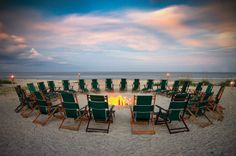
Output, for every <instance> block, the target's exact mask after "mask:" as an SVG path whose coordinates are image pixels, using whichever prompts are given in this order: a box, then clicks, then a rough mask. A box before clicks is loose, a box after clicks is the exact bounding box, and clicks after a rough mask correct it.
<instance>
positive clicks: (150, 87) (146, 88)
mask: <svg viewBox="0 0 236 156" xmlns="http://www.w3.org/2000/svg"><path fill="white" fill-rule="evenodd" d="M153 84H154V83H153V80H151V79H149V80H147V84H146V85H144V88H143V89H142V91H143V92H150V91H153Z"/></svg>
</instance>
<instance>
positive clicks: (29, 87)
mask: <svg viewBox="0 0 236 156" xmlns="http://www.w3.org/2000/svg"><path fill="white" fill-rule="evenodd" d="M27 87H28V89H29V91H30V93H31V94H33V93H34V92H36V89H35V86H34V84H33V83H27Z"/></svg>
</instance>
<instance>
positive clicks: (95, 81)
mask: <svg viewBox="0 0 236 156" xmlns="http://www.w3.org/2000/svg"><path fill="white" fill-rule="evenodd" d="M91 85H92V88H94V89H97V88H98V80H97V79H92V83H91Z"/></svg>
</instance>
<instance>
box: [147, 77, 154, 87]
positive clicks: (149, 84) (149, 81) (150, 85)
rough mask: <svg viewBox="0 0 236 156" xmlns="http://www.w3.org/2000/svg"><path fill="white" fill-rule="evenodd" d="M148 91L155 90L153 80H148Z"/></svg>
mask: <svg viewBox="0 0 236 156" xmlns="http://www.w3.org/2000/svg"><path fill="white" fill-rule="evenodd" d="M147 89H153V80H151V79H149V80H147Z"/></svg>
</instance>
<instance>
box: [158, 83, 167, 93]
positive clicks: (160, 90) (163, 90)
mask: <svg viewBox="0 0 236 156" xmlns="http://www.w3.org/2000/svg"><path fill="white" fill-rule="evenodd" d="M167 85H168V80H161V83H160V88H157V89H156V90H155V92H156V93H166V92H168V90H167Z"/></svg>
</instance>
